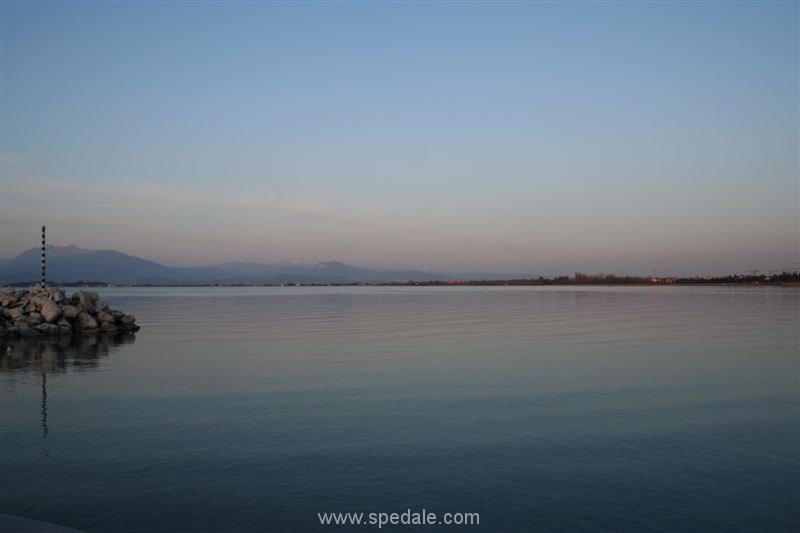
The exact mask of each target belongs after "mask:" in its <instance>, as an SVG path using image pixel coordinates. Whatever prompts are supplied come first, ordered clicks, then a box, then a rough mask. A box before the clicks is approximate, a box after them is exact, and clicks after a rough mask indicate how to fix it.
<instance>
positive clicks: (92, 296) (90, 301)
mask: <svg viewBox="0 0 800 533" xmlns="http://www.w3.org/2000/svg"><path fill="white" fill-rule="evenodd" d="M72 301H73V302H77V303H78V304H80V305H81V307H83V308H84V309H89V310H94V304H95V302H96V301H97V293H96V292H92V291H77V292H75V294H73V295H72Z"/></svg>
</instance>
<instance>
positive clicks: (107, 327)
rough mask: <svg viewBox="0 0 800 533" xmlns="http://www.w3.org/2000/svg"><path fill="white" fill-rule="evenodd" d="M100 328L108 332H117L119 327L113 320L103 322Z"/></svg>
mask: <svg viewBox="0 0 800 533" xmlns="http://www.w3.org/2000/svg"><path fill="white" fill-rule="evenodd" d="M100 329H101V330H102V331H105V332H108V333H116V332H117V331H118V329H119V328H117V326H115V325H114V324H113V323H111V322H103V323H102V324H100Z"/></svg>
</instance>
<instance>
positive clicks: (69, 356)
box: [0, 333, 136, 374]
mask: <svg viewBox="0 0 800 533" xmlns="http://www.w3.org/2000/svg"><path fill="white" fill-rule="evenodd" d="M135 340H136V335H135V334H134V333H116V334H105V333H103V334H97V335H83V336H73V337H33V338H17V339H2V340H0V373H16V372H31V373H37V374H38V373H60V372H66V371H67V370H78V371H80V370H91V369H95V368H98V367H99V366H100V360H101V359H103V358H105V357H108V356H109V354H110V353H111V352H112V351H114V349H115V348H116V347H117V346H119V345H122V344H132V343H133V342H135Z"/></svg>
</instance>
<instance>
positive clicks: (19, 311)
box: [6, 307, 25, 320]
mask: <svg viewBox="0 0 800 533" xmlns="http://www.w3.org/2000/svg"><path fill="white" fill-rule="evenodd" d="M24 314H25V309H23V308H22V307H12V308H11V309H6V316H7V317H8V318H10V319H11V320H17V319H18V318H22V315H24Z"/></svg>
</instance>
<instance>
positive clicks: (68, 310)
mask: <svg viewBox="0 0 800 533" xmlns="http://www.w3.org/2000/svg"><path fill="white" fill-rule="evenodd" d="M80 312H81V311H80V309H78V308H77V307H75V306H74V305H65V306H63V307H62V308H61V314H62V315H63V316H64V318H75V317H77V316H78V314H80Z"/></svg>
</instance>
